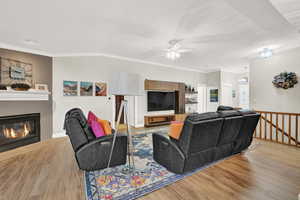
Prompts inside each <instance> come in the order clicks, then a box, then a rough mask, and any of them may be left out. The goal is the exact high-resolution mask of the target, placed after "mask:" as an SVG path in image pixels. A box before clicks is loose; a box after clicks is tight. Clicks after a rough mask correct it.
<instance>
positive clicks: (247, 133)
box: [237, 111, 260, 140]
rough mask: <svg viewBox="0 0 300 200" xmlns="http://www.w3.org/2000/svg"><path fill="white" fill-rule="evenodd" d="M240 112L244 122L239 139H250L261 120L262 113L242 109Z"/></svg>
mask: <svg viewBox="0 0 300 200" xmlns="http://www.w3.org/2000/svg"><path fill="white" fill-rule="evenodd" d="M240 114H241V115H242V116H243V118H244V123H243V125H242V127H241V130H240V132H239V135H238V138H237V139H244V140H250V139H251V138H252V135H253V133H254V130H255V128H256V126H257V123H258V121H259V118H260V114H258V113H256V112H254V111H240Z"/></svg>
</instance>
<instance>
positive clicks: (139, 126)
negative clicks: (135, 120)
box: [134, 124, 144, 128]
mask: <svg viewBox="0 0 300 200" xmlns="http://www.w3.org/2000/svg"><path fill="white" fill-rule="evenodd" d="M143 127H144V124H137V125H135V126H134V128H143Z"/></svg>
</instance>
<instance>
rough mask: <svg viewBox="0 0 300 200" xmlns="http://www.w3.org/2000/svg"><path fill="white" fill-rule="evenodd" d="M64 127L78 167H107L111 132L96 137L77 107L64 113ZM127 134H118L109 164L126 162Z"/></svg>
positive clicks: (88, 168)
mask: <svg viewBox="0 0 300 200" xmlns="http://www.w3.org/2000/svg"><path fill="white" fill-rule="evenodd" d="M64 128H65V130H66V134H67V135H68V136H69V138H70V141H71V144H72V147H73V150H74V152H75V158H76V161H77V164H78V166H79V168H80V169H82V170H86V171H92V170H99V169H104V168H106V167H107V164H108V159H109V153H110V149H111V144H112V140H113V134H112V135H110V136H104V137H101V138H99V139H97V138H96V137H95V136H94V134H93V133H92V130H90V128H89V126H88V124H87V120H86V118H85V116H84V114H83V112H82V111H81V110H80V109H79V108H74V109H71V110H70V111H68V112H67V113H66V116H65V124H64ZM126 155H127V136H125V135H121V134H118V135H117V139H116V143H115V147H114V151H113V154H112V160H111V164H110V166H111V167H113V166H117V165H122V164H125V163H126Z"/></svg>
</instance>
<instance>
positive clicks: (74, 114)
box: [65, 108, 96, 141]
mask: <svg viewBox="0 0 300 200" xmlns="http://www.w3.org/2000/svg"><path fill="white" fill-rule="evenodd" d="M69 118H75V119H77V121H78V123H79V124H80V126H81V128H82V130H83V131H84V134H85V135H86V137H87V139H88V141H92V140H94V139H96V137H95V135H94V134H93V132H92V130H91V129H90V127H89V125H88V123H87V120H86V117H85V116H84V114H83V112H82V110H81V109H79V108H73V109H71V110H69V111H68V112H67V113H66V115H65V121H66V120H67V119H69Z"/></svg>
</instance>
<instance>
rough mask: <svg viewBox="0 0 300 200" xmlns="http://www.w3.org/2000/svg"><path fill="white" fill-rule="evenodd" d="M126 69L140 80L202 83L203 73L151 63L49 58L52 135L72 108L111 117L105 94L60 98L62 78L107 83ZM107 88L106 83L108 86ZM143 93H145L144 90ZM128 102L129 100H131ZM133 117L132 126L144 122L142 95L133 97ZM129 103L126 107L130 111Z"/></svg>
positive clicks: (204, 80) (109, 105) (59, 128)
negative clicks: (52, 104)
mask: <svg viewBox="0 0 300 200" xmlns="http://www.w3.org/2000/svg"><path fill="white" fill-rule="evenodd" d="M117 71H126V72H130V73H139V74H141V76H142V77H143V79H151V80H164V81H175V82H184V83H186V84H189V85H193V86H195V87H196V86H197V84H199V83H205V82H206V79H205V74H202V73H198V72H193V71H182V70H178V69H173V68H167V67H162V66H155V65H151V64H145V63H138V62H131V61H127V60H119V59H114V58H107V57H100V56H99V57H61V58H54V59H53V101H54V110H53V126H54V134H58V133H61V132H62V128H63V121H64V115H65V113H66V112H67V111H68V110H69V109H71V108H74V107H80V108H82V109H83V111H84V112H85V113H87V112H88V111H89V110H92V111H94V112H95V113H96V115H98V116H99V117H102V118H103V119H108V120H112V119H113V113H112V109H113V101H112V100H110V99H109V97H80V96H78V97H64V96H63V80H74V81H93V82H95V81H105V82H108V81H109V80H110V77H111V76H112V74H113V73H115V72H117ZM108 87H109V85H108ZM145 94H146V92H145ZM131 102H132V101H131ZM135 104H136V105H135V106H136V108H137V110H135V113H136V115H137V116H134V117H131V119H130V121H131V122H132V121H135V124H136V125H143V124H144V115H145V114H147V102H146V95H144V96H141V97H137V98H136V101H135ZM132 106H133V105H132V104H130V105H129V107H130V108H129V110H130V111H131V112H133V110H134V109H133V108H132Z"/></svg>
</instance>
